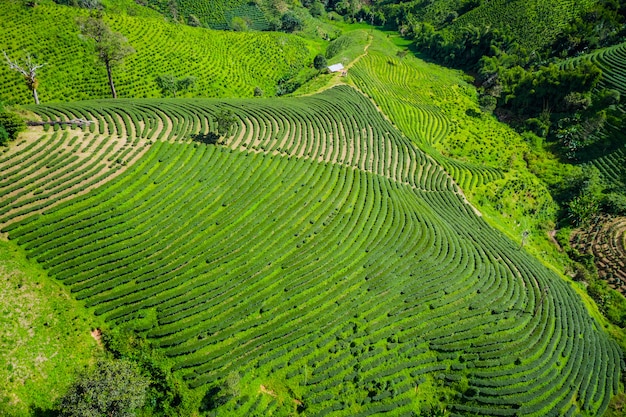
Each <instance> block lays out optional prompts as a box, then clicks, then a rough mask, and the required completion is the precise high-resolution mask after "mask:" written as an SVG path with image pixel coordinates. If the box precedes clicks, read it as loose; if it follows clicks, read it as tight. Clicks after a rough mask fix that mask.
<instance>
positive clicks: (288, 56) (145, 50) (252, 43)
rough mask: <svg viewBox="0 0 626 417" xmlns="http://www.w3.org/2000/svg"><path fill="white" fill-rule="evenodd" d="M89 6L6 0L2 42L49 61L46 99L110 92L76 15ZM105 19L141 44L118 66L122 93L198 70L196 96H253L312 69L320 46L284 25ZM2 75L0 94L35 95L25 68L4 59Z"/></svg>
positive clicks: (151, 89)
mask: <svg viewBox="0 0 626 417" xmlns="http://www.w3.org/2000/svg"><path fill="white" fill-rule="evenodd" d="M86 14H87V12H86V11H85V10H81V9H76V8H73V7H66V6H58V5H55V4H48V3H45V4H41V5H39V6H37V7H35V8H25V7H24V6H23V5H21V4H20V3H18V2H13V1H6V2H5V1H3V2H0V15H1V16H2V32H1V33H0V45H1V47H2V50H4V51H6V52H7V54H8V55H9V56H12V57H13V59H17V58H20V57H23V56H24V54H25V53H26V52H28V53H30V54H32V55H33V56H35V57H36V59H37V60H38V62H43V63H46V66H44V67H43V68H42V69H41V70H40V73H39V77H38V78H39V81H40V85H39V97H40V99H41V101H42V102H55V101H57V102H58V101H73V100H84V99H88V98H91V99H93V98H107V97H110V90H109V87H108V83H107V75H106V70H105V68H104V66H102V65H101V64H99V63H98V62H97V61H96V57H95V53H94V50H93V48H94V47H93V45H91V44H90V43H89V42H87V41H86V40H83V39H81V37H80V34H79V28H78V25H77V23H76V18H77V17H78V16H80V15H86ZM105 21H106V22H107V24H109V25H110V26H111V28H112V29H113V30H114V31H117V32H120V33H121V34H122V35H124V36H125V37H126V38H127V39H128V41H129V43H130V45H131V46H132V47H133V48H134V49H135V50H136V53H134V54H131V55H129V56H128V57H127V58H126V59H125V61H124V64H123V66H122V67H118V68H114V69H113V77H114V80H115V84H116V88H117V90H118V94H119V96H120V97H161V96H162V92H161V91H160V89H159V88H158V86H157V83H156V78H157V76H159V75H165V74H169V75H173V76H175V77H177V78H181V77H185V76H193V77H196V86H195V88H194V89H193V90H192V91H190V92H189V93H188V94H189V95H193V96H196V97H233V96H236V97H252V96H253V94H254V88H255V87H259V88H260V89H261V90H263V91H264V92H265V94H266V95H274V94H275V92H276V85H277V82H278V80H280V79H283V78H287V79H289V78H292V77H294V76H296V75H297V74H298V73H299V72H300V71H302V70H306V69H308V65H309V64H310V63H311V62H312V60H313V56H314V55H315V51H316V48H318V46H316V44H315V43H311V42H310V41H307V40H304V39H303V38H301V37H297V36H294V35H288V34H285V33H276V32H271V33H270V32H262V33H236V32H218V31H207V30H205V29H202V28H193V27H189V26H187V25H182V24H176V23H168V22H166V21H164V19H163V18H162V17H161V18H150V17H134V16H128V15H124V14H107V15H106V17H105ZM31 22H38V23H37V25H33V24H32V23H31ZM3 59H4V58H3ZM0 78H1V79H2V80H3V82H2V84H1V85H0V101H2V102H4V103H5V104H13V103H19V104H26V103H30V102H32V96H31V93H30V91H29V89H28V88H27V87H26V85H25V83H24V81H23V79H22V77H21V76H20V75H19V74H17V73H15V72H13V71H11V70H10V69H9V68H8V66H6V65H0Z"/></svg>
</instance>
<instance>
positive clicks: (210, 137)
mask: <svg viewBox="0 0 626 417" xmlns="http://www.w3.org/2000/svg"><path fill="white" fill-rule="evenodd" d="M191 140H193V141H194V142H200V143H204V144H206V145H219V143H220V136H219V135H218V134H217V133H213V132H209V133H197V134H195V135H191Z"/></svg>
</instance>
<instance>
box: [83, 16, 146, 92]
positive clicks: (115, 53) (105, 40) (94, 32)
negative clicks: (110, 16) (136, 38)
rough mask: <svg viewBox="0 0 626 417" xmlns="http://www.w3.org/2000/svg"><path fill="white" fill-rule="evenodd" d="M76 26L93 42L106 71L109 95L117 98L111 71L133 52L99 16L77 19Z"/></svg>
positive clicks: (118, 34)
mask: <svg viewBox="0 0 626 417" xmlns="http://www.w3.org/2000/svg"><path fill="white" fill-rule="evenodd" d="M78 24H79V26H80V32H81V34H82V35H83V36H85V37H87V38H90V39H93V40H94V41H95V47H96V54H97V55H98V59H99V60H100V62H102V64H103V65H104V66H105V68H106V70H107V76H108V77H109V87H110V88H111V95H112V96H113V98H117V92H116V91H115V84H114V83H113V72H112V69H113V67H114V66H116V65H118V64H120V63H121V62H122V61H123V60H124V58H125V57H126V56H128V55H130V54H132V53H134V52H135V50H134V49H133V47H132V46H130V45H129V44H128V40H127V39H126V38H125V37H124V36H122V34H121V33H118V32H113V31H112V30H111V29H110V28H109V27H108V26H107V24H106V23H104V21H103V20H102V18H101V17H99V16H89V17H86V18H82V19H79V21H78Z"/></svg>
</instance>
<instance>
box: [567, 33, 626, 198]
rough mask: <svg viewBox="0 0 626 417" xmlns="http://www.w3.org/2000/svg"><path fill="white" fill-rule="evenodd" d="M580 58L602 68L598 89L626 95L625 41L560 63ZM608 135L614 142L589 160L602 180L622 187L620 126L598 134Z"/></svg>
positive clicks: (624, 159)
mask: <svg viewBox="0 0 626 417" xmlns="http://www.w3.org/2000/svg"><path fill="white" fill-rule="evenodd" d="M583 60H589V61H591V62H593V63H594V64H596V65H597V66H598V67H599V68H600V69H601V70H602V78H601V80H600V83H599V88H606V89H613V90H617V91H619V93H620V94H621V97H624V95H626V75H625V71H626V43H621V44H618V45H615V46H611V47H608V48H604V49H600V50H598V51H594V52H592V53H589V54H585V55H581V56H579V57H576V58H572V59H569V60H567V61H565V63H564V64H563V65H565V66H568V67H573V66H576V65H577V64H578V63H580V62H581V61H583ZM619 107H620V108H621V110H622V111H624V110H626V107H624V104H623V99H622V104H620V106H619ZM601 134H602V135H608V136H610V137H611V138H612V140H611V141H610V142H613V143H614V144H615V145H614V146H613V147H612V148H613V149H610V150H608V151H605V152H604V154H603V155H601V156H599V157H597V158H595V159H593V160H591V161H590V162H589V163H590V164H592V165H593V166H595V167H596V168H597V169H598V171H599V172H600V174H601V175H602V177H603V178H604V179H605V181H606V183H607V184H609V185H610V186H611V187H613V188H618V189H619V188H622V189H624V187H626V177H625V176H624V166H626V136H624V132H622V129H621V128H619V127H617V126H607V128H606V129H605V130H604V131H603V132H602V133H601Z"/></svg>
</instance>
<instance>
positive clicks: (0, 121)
mask: <svg viewBox="0 0 626 417" xmlns="http://www.w3.org/2000/svg"><path fill="white" fill-rule="evenodd" d="M24 130H26V124H25V123H24V120H22V118H21V117H19V116H18V115H17V114H15V113H9V112H5V111H0V146H4V145H6V144H7V142H8V141H9V140H15V139H17V135H18V134H19V133H20V132H22V131H24Z"/></svg>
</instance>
